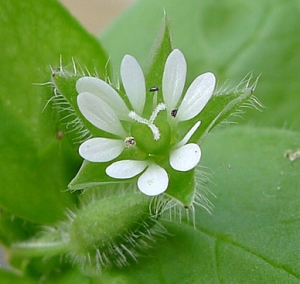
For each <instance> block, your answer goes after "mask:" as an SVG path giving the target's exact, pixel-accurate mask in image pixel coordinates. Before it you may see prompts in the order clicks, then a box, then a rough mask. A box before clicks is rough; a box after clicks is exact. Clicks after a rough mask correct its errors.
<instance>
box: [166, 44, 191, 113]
mask: <svg viewBox="0 0 300 284" xmlns="http://www.w3.org/2000/svg"><path fill="white" fill-rule="evenodd" d="M186 69H187V66H186V61H185V58H184V55H183V54H182V53H181V51H180V50H178V49H175V50H173V51H172V52H171V53H170V55H169V56H168V58H167V61H166V64H165V69H164V74H163V79H162V89H163V97H164V102H165V103H166V105H167V107H168V109H169V110H170V111H171V110H173V109H175V108H176V106H177V103H178V101H179V99H180V96H181V94H182V91H183V88H184V84H185V79H186Z"/></svg>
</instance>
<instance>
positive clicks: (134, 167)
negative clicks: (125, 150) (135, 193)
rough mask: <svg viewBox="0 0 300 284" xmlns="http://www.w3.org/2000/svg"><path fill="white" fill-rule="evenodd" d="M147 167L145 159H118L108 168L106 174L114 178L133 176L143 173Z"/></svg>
mask: <svg viewBox="0 0 300 284" xmlns="http://www.w3.org/2000/svg"><path fill="white" fill-rule="evenodd" d="M146 167H147V162H145V161H135V160H123V161H118V162H115V163H113V164H111V165H110V166H108V167H107V168H106V174H107V175H108V176H110V177H112V178H118V179H126V178H132V177H135V176H136V175H138V174H139V173H141V172H142V171H143V170H144V169H145V168H146Z"/></svg>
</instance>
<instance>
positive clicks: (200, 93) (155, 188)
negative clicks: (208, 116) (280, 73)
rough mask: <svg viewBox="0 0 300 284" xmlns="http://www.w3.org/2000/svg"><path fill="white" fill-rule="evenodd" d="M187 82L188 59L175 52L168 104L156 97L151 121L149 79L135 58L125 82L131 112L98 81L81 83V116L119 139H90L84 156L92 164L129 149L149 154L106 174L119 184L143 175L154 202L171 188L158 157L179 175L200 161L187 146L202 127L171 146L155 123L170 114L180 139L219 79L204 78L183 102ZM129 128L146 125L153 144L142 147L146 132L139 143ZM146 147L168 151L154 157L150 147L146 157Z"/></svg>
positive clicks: (124, 70) (196, 150)
mask: <svg viewBox="0 0 300 284" xmlns="http://www.w3.org/2000/svg"><path fill="white" fill-rule="evenodd" d="M185 78H186V61H185V59H184V56H183V54H182V53H181V52H180V51H179V50H177V49H176V50H174V51H173V52H171V54H170V55H169V57H168V59H167V61H166V64H165V69H164V73H163V81H162V86H163V90H162V91H163V100H164V102H159V103H157V101H156V100H157V96H154V98H153V104H152V106H151V107H152V108H153V109H152V114H151V116H150V118H149V119H147V118H144V117H143V114H144V111H145V107H146V106H145V105H146V87H145V78H144V75H143V72H142V69H141V67H140V65H139V64H138V62H137V61H136V59H135V58H134V57H132V56H130V55H126V56H125V57H124V58H123V61H122V63H121V79H122V82H123V86H124V89H125V92H126V95H127V97H128V100H129V102H130V105H131V106H127V105H126V103H125V102H124V101H123V99H122V98H121V96H120V95H119V94H118V93H117V92H116V91H115V90H114V89H113V88H112V87H111V86H110V85H108V84H107V83H106V82H104V81H102V80H100V79H98V78H93V77H82V78H80V79H79V80H78V81H77V83H76V89H77V91H78V93H79V95H78V97H77V103H78V107H79V109H80V111H81V113H82V114H83V116H84V117H85V118H86V119H87V120H88V121H89V122H90V123H92V124H93V125H94V126H96V127H97V128H99V129H101V130H103V131H105V132H107V133H110V134H112V135H114V136H115V137H116V138H107V137H98V138H91V139H89V140H87V141H85V142H84V143H82V144H81V145H80V147H79V153H80V155H81V156H82V157H83V158H84V159H86V160H88V161H90V162H109V161H112V160H114V159H115V158H117V157H118V156H120V155H121V153H122V152H123V151H124V149H126V148H127V147H136V148H137V149H139V150H141V149H142V151H143V152H146V153H145V154H146V157H145V159H143V160H141V159H140V158H137V157H135V156H133V157H132V159H126V160H119V161H114V162H113V163H112V164H111V165H109V166H108V167H107V168H106V173H107V175H108V176H110V177H112V178H116V179H128V178H133V177H135V176H137V175H139V174H141V175H140V176H139V178H138V182H137V184H138V188H139V189H140V190H141V191H142V192H143V193H144V194H146V195H149V196H154V195H158V194H161V193H163V192H164V191H165V190H166V189H167V188H168V184H169V176H168V173H167V171H166V170H165V169H164V168H163V167H162V166H160V165H159V163H157V159H156V158H157V156H159V157H160V158H161V156H162V157H164V156H166V155H167V156H168V157H169V164H170V166H171V167H172V168H173V169H175V170H177V171H183V172H185V171H189V170H191V169H193V168H194V167H195V166H196V165H197V164H198V163H199V161H200V158H201V149H200V147H199V146H198V145H197V144H196V143H188V141H189V140H190V138H191V137H192V135H193V134H194V133H195V132H196V131H197V129H198V127H199V126H200V121H198V122H196V123H195V125H194V126H193V127H192V128H191V129H190V130H188V131H187V133H186V135H185V136H184V137H183V138H182V139H181V141H179V142H177V143H175V144H174V145H173V144H172V145H170V142H168V141H169V140H168V139H166V140H164V139H163V138H161V135H162V136H164V135H165V133H161V131H162V129H163V128H160V125H159V123H157V122H156V118H157V116H158V115H159V113H160V112H164V111H166V112H167V115H166V120H167V121H168V122H166V123H170V127H171V128H172V133H176V129H174V128H176V126H177V124H178V123H180V122H181V121H186V120H190V119H192V118H194V117H195V116H197V115H198V114H199V113H200V111H201V110H202V109H203V108H204V106H205V105H206V103H207V102H208V100H209V99H210V97H211V95H212V93H213V90H214V87H215V77H214V75H213V74H212V73H205V74H203V75H200V76H199V77H197V78H196V79H195V80H194V82H193V83H192V84H191V86H190V87H189V88H188V90H187V93H186V94H185V96H184V98H183V99H182V100H181V95H182V91H183V88H184V84H185ZM179 104H180V105H179ZM178 105H179V107H178ZM128 122H129V125H130V123H131V125H134V124H135V125H136V124H138V125H144V126H145V125H146V126H145V127H146V128H147V129H150V133H152V136H153V137H151V139H150V140H151V141H145V142H146V143H140V145H139V142H144V141H143V139H146V138H144V137H147V136H146V134H144V133H143V131H142V134H137V135H138V137H137V136H136V137H133V135H132V133H131V130H132V128H131V129H129V128H128ZM125 125H126V127H125ZM125 129H127V130H125ZM128 129H129V130H128ZM143 130H144V129H143ZM166 136H167V135H166ZM155 141H158V142H155ZM136 142H137V143H136ZM147 143H149V144H151V143H152V144H153V145H156V144H155V143H162V144H163V145H160V147H164V148H163V149H165V151H163V153H159V154H157V153H153V152H151V151H152V150H153V149H152V148H151V147H150V148H151V149H152V150H150V148H149V151H148V152H147V149H148V148H147V147H148V146H147ZM142 144H143V145H144V146H143V145H142ZM145 145H146V146H145ZM154 148H155V146H154Z"/></svg>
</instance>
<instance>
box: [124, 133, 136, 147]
mask: <svg viewBox="0 0 300 284" xmlns="http://www.w3.org/2000/svg"><path fill="white" fill-rule="evenodd" d="M124 144H125V147H127V148H129V147H132V146H135V145H136V142H135V139H134V137H132V136H129V137H126V138H125V141H124Z"/></svg>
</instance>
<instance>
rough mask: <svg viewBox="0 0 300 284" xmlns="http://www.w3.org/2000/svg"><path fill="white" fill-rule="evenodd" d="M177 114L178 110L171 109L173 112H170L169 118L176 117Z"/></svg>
mask: <svg viewBox="0 0 300 284" xmlns="http://www.w3.org/2000/svg"><path fill="white" fill-rule="evenodd" d="M177 112H178V109H173V110H172V111H171V116H173V117H176V115H177Z"/></svg>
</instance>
